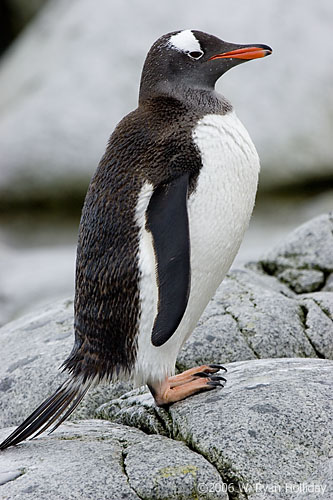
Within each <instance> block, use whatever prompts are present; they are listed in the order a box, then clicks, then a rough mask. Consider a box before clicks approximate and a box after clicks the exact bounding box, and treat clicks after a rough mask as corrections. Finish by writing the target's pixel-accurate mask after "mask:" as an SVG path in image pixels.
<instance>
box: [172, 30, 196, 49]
mask: <svg viewBox="0 0 333 500" xmlns="http://www.w3.org/2000/svg"><path fill="white" fill-rule="evenodd" d="M169 44H170V45H171V47H173V48H175V49H176V50H179V51H181V52H196V51H199V52H201V47H200V43H199V41H198V39H197V38H196V37H195V36H194V34H193V33H192V31H191V30H184V31H180V32H179V33H177V34H176V35H172V36H171V37H170V38H169Z"/></svg>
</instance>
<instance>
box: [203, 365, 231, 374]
mask: <svg viewBox="0 0 333 500" xmlns="http://www.w3.org/2000/svg"><path fill="white" fill-rule="evenodd" d="M208 366H209V368H217V369H218V370H224V371H225V372H227V371H228V370H227V369H226V368H225V367H224V366H222V365H214V364H213V365H208Z"/></svg>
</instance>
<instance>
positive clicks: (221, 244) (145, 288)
mask: <svg viewBox="0 0 333 500" xmlns="http://www.w3.org/2000/svg"><path fill="white" fill-rule="evenodd" d="M192 139H193V141H194V143H195V144H196V146H197V147H198V149H199V151H200V154H201V158H202V167H201V169H200V173H199V176H198V179H197V185H196V188H195V189H194V191H193V192H192V193H191V195H190V197H189V199H188V216H189V230H190V249H191V288H190V295H189V300H188V304H187V307H186V310H185V314H184V316H183V318H182V320H181V322H180V324H179V326H178V328H177V329H176V331H175V332H174V334H173V335H172V337H171V338H170V339H169V340H168V341H167V342H165V344H163V345H162V346H160V347H155V346H153V344H152V342H151V332H152V328H153V324H154V320H155V317H156V314H157V303H158V285H157V281H156V272H155V269H156V260H155V256H154V250H153V244H152V238H151V235H150V233H149V232H147V231H146V229H145V228H144V220H143V217H142V213H143V212H144V207H145V206H148V203H149V199H150V196H151V194H152V186H150V185H145V186H144V188H143V190H142V194H141V197H140V202H139V203H138V207H139V208H140V210H139V217H138V223H139V226H141V229H140V251H139V267H140V271H141V282H140V301H141V317H140V321H139V323H140V324H139V334H138V344H137V359H136V364H135V367H134V373H133V375H134V381H135V383H136V385H140V384H144V383H155V382H160V381H162V380H164V379H165V377H166V376H171V375H173V373H174V368H175V362H176V358H177V355H178V352H179V351H180V349H181V347H182V345H183V344H184V342H185V341H186V340H187V338H188V337H189V336H190V335H191V333H192V331H193V329H194V328H195V326H196V324H197V322H198V320H199V318H200V316H201V314H202V313H203V311H204V309H205V307H206V306H207V304H208V302H209V300H210V299H211V298H212V296H213V295H214V293H215V291H216V289H217V287H218V286H219V285H220V283H221V281H222V280H223V278H224V277H225V275H226V273H227V272H228V270H229V268H230V266H231V264H232V262H233V260H234V258H235V256H236V253H237V251H238V249H239V246H240V244H241V241H242V239H243V236H244V232H245V230H246V228H247V226H248V223H249V220H250V216H251V213H252V210H253V206H254V201H255V195H256V190H257V183H258V174H259V168H260V167H259V158H258V154H257V151H256V149H255V146H254V144H253V142H252V140H251V138H250V136H249V134H248V132H247V130H246V129H245V127H244V126H243V125H242V123H241V122H240V121H239V119H238V118H237V116H236V114H235V113H234V112H229V113H227V114H225V115H214V114H209V115H206V116H205V117H203V118H202V119H201V120H199V122H198V123H197V125H196V126H195V128H194V130H193V133H192ZM139 219H140V220H139Z"/></svg>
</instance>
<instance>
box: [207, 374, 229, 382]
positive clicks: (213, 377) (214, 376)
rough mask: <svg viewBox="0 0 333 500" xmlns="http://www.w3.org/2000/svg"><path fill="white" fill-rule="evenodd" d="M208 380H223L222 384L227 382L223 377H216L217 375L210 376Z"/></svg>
mask: <svg viewBox="0 0 333 500" xmlns="http://www.w3.org/2000/svg"><path fill="white" fill-rule="evenodd" d="M209 378H210V380H223V381H224V382H226V381H227V379H226V378H224V377H220V376H218V375H211V376H210V377H209Z"/></svg>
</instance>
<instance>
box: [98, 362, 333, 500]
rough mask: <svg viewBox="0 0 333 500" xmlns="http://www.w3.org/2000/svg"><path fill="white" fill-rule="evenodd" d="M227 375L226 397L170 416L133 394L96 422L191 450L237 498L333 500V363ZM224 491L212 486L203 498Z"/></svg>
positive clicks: (265, 365)
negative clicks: (118, 425) (172, 441)
mask: <svg viewBox="0 0 333 500" xmlns="http://www.w3.org/2000/svg"><path fill="white" fill-rule="evenodd" d="M227 368H228V373H227V384H226V386H225V387H224V388H223V389H215V390H212V391H209V392H204V393H202V394H198V395H196V396H192V397H191V398H188V399H186V400H184V401H181V402H179V403H175V404H174V405H172V406H170V408H169V409H168V410H164V409H161V408H157V407H156V406H155V405H154V404H153V402H152V398H151V396H150V395H148V394H138V393H137V392H136V391H132V392H131V393H129V394H126V395H124V396H122V397H120V398H118V399H116V400H114V401H111V402H110V403H106V404H104V405H102V406H101V407H100V408H99V409H98V410H97V412H96V415H97V416H99V417H101V418H108V419H110V420H112V421H115V422H118V423H121V424H125V425H130V426H134V427H137V428H139V429H143V430H144V432H146V433H159V434H163V435H165V436H168V437H170V438H172V439H176V440H181V441H183V442H185V443H186V444H187V445H188V446H190V447H191V449H192V450H194V451H196V452H197V453H199V454H201V455H202V456H204V457H205V458H206V460H208V461H209V462H210V463H211V464H212V465H214V467H215V468H216V470H217V471H218V472H219V474H220V476H221V478H222V479H223V482H224V483H225V484H227V486H228V490H227V491H228V493H229V495H230V497H231V498H235V499H251V500H264V499H267V498H269V499H270V500H274V499H279V500H281V499H289V498H294V497H295V498H296V495H298V494H300V495H301V494H303V495H304V494H305V496H304V497H303V498H311V500H312V499H316V498H318V499H319V498H331V496H332V495H333V483H332V458H331V452H330V447H331V446H330V443H331V439H332V431H333V423H332V418H331V414H332V411H333V405H332V398H331V392H332V388H333V378H332V369H333V361H330V360H322V359H268V360H264V359H261V360H250V361H241V362H236V363H230V364H228V365H227ZM218 488H219V486H218V485H216V486H215V485H214V484H211V483H210V482H209V481H207V482H205V484H204V485H202V489H201V491H202V492H203V491H211V490H212V489H213V490H214V491H217V489H218ZM320 495H321V496H320ZM297 498H298V496H297Z"/></svg>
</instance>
